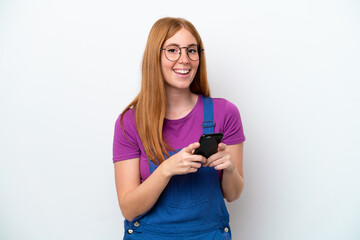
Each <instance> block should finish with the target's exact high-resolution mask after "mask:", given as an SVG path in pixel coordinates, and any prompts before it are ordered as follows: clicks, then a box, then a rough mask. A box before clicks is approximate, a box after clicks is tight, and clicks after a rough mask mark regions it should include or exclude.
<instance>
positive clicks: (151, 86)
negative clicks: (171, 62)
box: [121, 17, 210, 164]
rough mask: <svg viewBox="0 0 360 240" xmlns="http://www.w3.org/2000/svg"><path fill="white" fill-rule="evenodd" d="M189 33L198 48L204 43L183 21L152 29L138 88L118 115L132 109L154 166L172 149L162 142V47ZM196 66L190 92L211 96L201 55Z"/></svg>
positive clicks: (165, 20) (170, 20)
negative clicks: (174, 38) (181, 30)
mask: <svg viewBox="0 0 360 240" xmlns="http://www.w3.org/2000/svg"><path fill="white" fill-rule="evenodd" d="M182 28H184V29H186V30H188V31H189V32H190V33H191V34H192V35H193V36H194V37H195V39H196V41H197V45H198V46H199V49H203V47H204V46H203V43H202V40H201V38H200V35H199V33H198V32H197V30H196V28H195V27H194V26H193V25H192V24H191V23H190V22H189V21H187V20H185V19H182V18H170V17H167V18H162V19H159V20H158V21H156V22H155V24H154V25H153V26H152V28H151V30H150V33H149V36H148V40H147V43H146V48H145V52H144V56H143V62H142V80H141V89H140V92H139V94H138V95H137V97H136V98H135V99H134V100H133V101H132V102H131V103H130V104H129V105H128V106H127V107H126V108H125V109H124V111H123V112H122V114H121V125H122V126H123V122H122V117H123V116H124V113H125V112H126V111H127V110H129V109H130V108H133V109H134V110H135V118H136V127H137V131H138V133H139V136H140V139H141V142H142V144H143V146H144V149H145V153H146V155H147V156H148V158H149V159H150V160H151V161H153V162H154V163H156V164H160V163H162V162H163V161H164V160H165V157H164V155H166V156H169V155H168V153H167V151H168V150H170V149H172V147H171V146H169V145H168V144H167V143H166V139H163V136H162V130H163V123H164V118H165V113H166V101H167V100H166V94H165V83H164V82H165V81H164V78H163V76H162V73H161V61H160V60H161V50H160V49H161V48H162V45H163V44H164V42H165V41H166V40H167V39H169V38H171V37H172V36H174V35H175V34H176V33H177V32H178V31H179V30H180V29H182ZM199 61H200V62H199V67H198V70H197V73H196V75H195V77H194V80H193V82H192V83H191V84H190V90H191V92H193V93H195V94H202V95H204V96H210V89H209V85H208V81H207V75H206V62H205V54H204V52H203V51H202V52H201V53H200V60H199Z"/></svg>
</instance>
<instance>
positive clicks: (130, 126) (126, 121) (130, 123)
mask: <svg viewBox="0 0 360 240" xmlns="http://www.w3.org/2000/svg"><path fill="white" fill-rule="evenodd" d="M121 128H124V130H125V131H134V130H136V119H135V111H134V109H129V110H127V111H126V112H125V113H123V114H120V115H119V117H118V118H117V119H116V122H115V129H119V130H120V129H121Z"/></svg>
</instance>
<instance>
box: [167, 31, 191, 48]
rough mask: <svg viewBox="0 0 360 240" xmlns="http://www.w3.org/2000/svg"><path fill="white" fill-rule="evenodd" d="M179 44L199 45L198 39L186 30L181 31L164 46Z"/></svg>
mask: <svg viewBox="0 0 360 240" xmlns="http://www.w3.org/2000/svg"><path fill="white" fill-rule="evenodd" d="M169 44H177V45H180V46H188V45H191V44H197V41H196V38H195V37H194V36H193V35H192V34H191V32H189V31H188V30H186V29H185V28H182V29H180V30H179V31H178V32H177V33H175V35H174V36H172V37H171V38H169V39H168V40H166V41H165V42H164V45H165V46H166V45H169Z"/></svg>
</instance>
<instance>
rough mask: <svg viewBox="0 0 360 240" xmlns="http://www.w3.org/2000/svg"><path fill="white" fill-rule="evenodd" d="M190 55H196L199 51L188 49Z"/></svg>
mask: <svg viewBox="0 0 360 240" xmlns="http://www.w3.org/2000/svg"><path fill="white" fill-rule="evenodd" d="M188 53H190V54H196V53H197V49H196V48H189V49H188Z"/></svg>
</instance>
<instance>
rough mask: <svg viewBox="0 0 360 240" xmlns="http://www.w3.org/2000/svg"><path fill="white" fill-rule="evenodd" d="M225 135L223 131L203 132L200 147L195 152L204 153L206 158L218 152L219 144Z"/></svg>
mask: <svg viewBox="0 0 360 240" xmlns="http://www.w3.org/2000/svg"><path fill="white" fill-rule="evenodd" d="M223 136H224V134H223V133H211V134H203V135H202V136H201V137H200V140H199V142H200V147H199V148H197V149H195V152H194V154H199V155H202V156H204V157H205V158H208V157H210V156H211V155H213V154H214V153H216V152H217V148H218V145H219V143H220V142H221V140H222V138H223Z"/></svg>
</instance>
